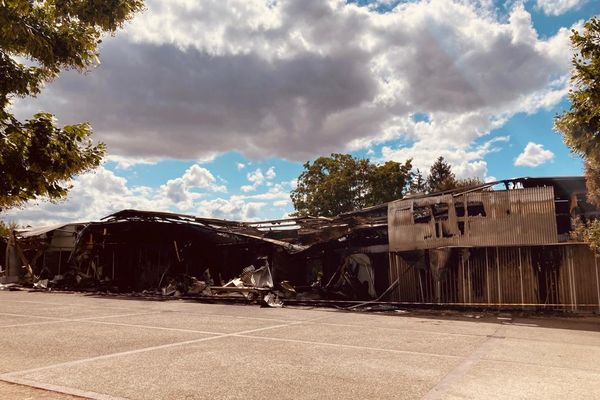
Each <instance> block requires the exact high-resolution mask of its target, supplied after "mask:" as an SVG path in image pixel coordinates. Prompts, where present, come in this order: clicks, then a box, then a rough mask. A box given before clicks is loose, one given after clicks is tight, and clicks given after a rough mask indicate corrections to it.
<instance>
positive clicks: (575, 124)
mask: <svg viewBox="0 0 600 400" xmlns="http://www.w3.org/2000/svg"><path fill="white" fill-rule="evenodd" d="M571 46H572V47H573V49H574V50H575V54H574V55H573V59H572V67H573V69H572V73H571V84H572V86H573V89H571V91H570V92H569V100H570V102H571V108H570V109H569V110H568V111H566V112H565V113H563V114H562V115H560V116H557V117H556V119H555V121H554V126H555V128H556V129H557V130H558V131H559V132H560V133H561V134H562V136H563V138H564V141H565V143H566V144H567V146H569V147H570V148H571V150H572V151H573V152H574V153H576V154H579V155H580V156H582V157H583V160H584V163H585V174H586V183H587V188H588V199H589V201H590V202H591V203H592V204H594V205H596V206H597V207H600V20H599V19H598V18H597V17H593V18H591V19H590V20H589V21H587V22H586V23H585V24H584V26H583V30H582V31H581V32H577V31H576V30H573V33H572V35H571ZM586 228H587V229H588V231H587V232H586V233H584V234H583V237H584V238H586V240H587V241H588V242H590V244H591V245H592V248H594V249H596V250H597V251H600V250H599V249H600V221H598V220H596V221H592V222H591V223H590V224H589V225H588V226H587V227H586Z"/></svg>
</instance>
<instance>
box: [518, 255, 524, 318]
mask: <svg viewBox="0 0 600 400" xmlns="http://www.w3.org/2000/svg"><path fill="white" fill-rule="evenodd" d="M519 275H520V278H521V307H523V308H525V306H523V304H525V295H524V293H523V261H522V260H521V248H520V247H519Z"/></svg>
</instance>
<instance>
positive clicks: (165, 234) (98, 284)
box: [7, 206, 388, 299]
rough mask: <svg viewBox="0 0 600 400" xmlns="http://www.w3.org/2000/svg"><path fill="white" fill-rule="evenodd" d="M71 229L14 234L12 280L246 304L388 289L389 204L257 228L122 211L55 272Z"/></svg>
mask: <svg viewBox="0 0 600 400" xmlns="http://www.w3.org/2000/svg"><path fill="white" fill-rule="evenodd" d="M65 229H66V228H65V227H64V226H60V227H48V228H43V229H36V230H24V231H18V232H15V234H14V237H13V239H12V242H11V243H12V245H11V246H10V249H9V250H10V251H9V256H8V257H7V261H8V264H9V265H11V266H12V267H11V269H10V271H8V272H9V274H8V275H9V276H11V278H12V279H13V280H15V279H17V278H20V279H21V280H22V281H23V280H25V281H27V280H29V281H31V282H37V281H40V280H43V279H49V280H50V282H49V284H50V286H53V287H55V288H73V289H78V290H103V291H111V292H138V293H140V292H145V293H161V291H162V293H163V294H165V292H166V293H168V294H172V293H175V292H177V293H179V294H184V295H185V294H192V293H193V294H198V295H199V294H205V295H215V294H218V295H227V294H237V295H239V294H240V293H241V294H244V295H245V296H246V297H250V296H248V295H252V296H257V295H259V294H261V293H262V291H263V290H262V289H264V291H268V290H272V289H274V288H276V287H279V288H281V285H282V284H283V285H284V286H285V288H287V291H288V292H289V291H292V292H294V293H292V294H293V295H295V293H297V292H304V293H308V296H309V297H310V296H312V297H314V298H321V297H329V296H330V297H332V298H349V299H366V298H370V297H373V296H375V295H376V294H377V293H378V291H383V290H385V288H386V287H387V285H388V281H387V277H388V274H387V269H388V262H387V250H388V247H387V207H386V206H379V207H373V208H371V209H368V210H361V211H358V212H356V213H351V214H347V215H342V216H339V217H338V218H318V217H299V218H289V219H281V220H270V221H256V222H237V221H227V220H218V219H211V218H199V217H195V216H191V215H182V214H174V213H164V212H153V211H139V210H123V211H120V212H117V213H115V214H112V215H109V216H107V217H105V218H103V220H101V221H99V222H90V223H87V224H82V225H80V226H78V229H77V232H76V234H72V235H71V239H72V242H73V243H71V247H70V248H69V253H68V254H66V255H62V258H61V259H62V260H63V263H62V264H61V263H60V262H59V263H58V265H56V262H57V261H60V260H61V259H56V257H55V256H53V255H52V254H51V253H53V251H54V249H55V247H53V245H52V243H53V242H52V240H54V239H52V238H57V237H59V236H60V235H61V233H60V232H62V231H64V230H65ZM367 254H368V255H367ZM61 266H62V267H61ZM23 267H25V268H23ZM374 268H377V269H378V271H379V272H378V273H377V274H375V273H374V272H373V271H374ZM28 271H29V273H27V272H28ZM258 271H261V272H260V274H262V275H261V278H260V282H258V283H257V282H256V281H255V280H256V279H259V278H258V274H259V272H258ZM263 275H264V276H263ZM376 277H377V279H376ZM254 278H256V279H254ZM263 278H264V279H263ZM191 286H193V287H194V289H190V287H191ZM263 286H264V287H263ZM206 288H208V290H204V289H206Z"/></svg>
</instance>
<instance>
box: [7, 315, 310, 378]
mask: <svg viewBox="0 0 600 400" xmlns="http://www.w3.org/2000/svg"><path fill="white" fill-rule="evenodd" d="M303 322H305V321H300V322H291V323H288V324H280V325H272V326H267V327H262V328H256V329H249V330H244V331H240V332H233V333H225V334H222V335H216V336H211V337H206V338H200V339H192V340H185V341H181V342H174V343H168V344H163V345H158V346H151V347H143V348H141V349H135V350H127V351H121V352H117V353H110V354H104V355H101V356H96V357H89V358H84V359H79V360H74V361H67V362H63V363H58V364H52V365H46V366H44V367H38V368H31V369H26V370H20V371H13V372H8V373H5V374H0V380H3V379H4V378H5V377H13V376H17V375H25V374H29V373H32V372H38V371H44V370H47V369H52V368H58V367H70V366H73V365H79V364H84V363H87V362H92V361H98V360H106V359H110V358H114V357H120V356H127V355H132V354H139V353H146V352H149V351H154V350H162V349H168V348H172V347H178V346H183V345H186V344H195V343H200V342H206V341H209V340H216V339H221V338H225V337H234V336H236V335H245V334H249V333H254V332H261V331H265V330H269V329H276V328H281V327H284V326H290V325H297V324H301V323H303Z"/></svg>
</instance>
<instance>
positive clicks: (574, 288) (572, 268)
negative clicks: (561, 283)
mask: <svg viewBox="0 0 600 400" xmlns="http://www.w3.org/2000/svg"><path fill="white" fill-rule="evenodd" d="M569 253H570V257H569V258H570V262H571V271H572V272H573V275H572V277H573V294H574V298H573V300H574V301H573V309H574V310H577V284H576V281H575V264H573V249H571V251H570V252H569Z"/></svg>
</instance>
